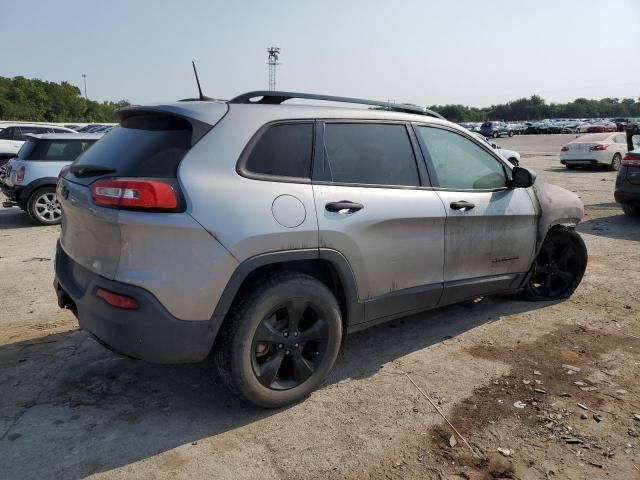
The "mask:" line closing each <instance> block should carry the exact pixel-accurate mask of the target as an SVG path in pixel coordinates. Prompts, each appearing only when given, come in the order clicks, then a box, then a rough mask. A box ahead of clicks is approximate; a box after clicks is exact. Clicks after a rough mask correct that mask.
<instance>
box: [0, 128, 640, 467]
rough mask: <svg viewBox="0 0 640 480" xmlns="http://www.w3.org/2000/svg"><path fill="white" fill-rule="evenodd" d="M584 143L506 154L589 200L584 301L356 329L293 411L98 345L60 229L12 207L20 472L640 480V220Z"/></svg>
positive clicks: (501, 305)
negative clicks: (570, 154)
mask: <svg viewBox="0 0 640 480" xmlns="http://www.w3.org/2000/svg"><path fill="white" fill-rule="evenodd" d="M574 137H575V135H548V136H523V137H513V138H502V139H499V140H498V143H500V144H501V145H503V146H504V147H505V148H509V149H513V150H517V151H520V152H521V153H522V161H521V166H524V167H528V168H531V169H533V170H535V171H536V172H537V173H538V176H539V178H541V179H544V180H547V181H550V182H552V183H555V184H558V185H560V186H563V187H565V188H568V189H570V190H572V191H574V192H576V193H577V194H578V195H580V197H581V199H582V201H583V202H584V204H585V218H584V221H583V223H582V224H581V225H580V226H579V227H578V230H579V232H580V233H581V234H582V235H583V238H584V240H585V242H586V244H587V247H588V250H589V265H588V267H587V272H586V274H585V278H584V280H583V282H582V284H581V285H580V287H579V288H578V290H577V291H576V293H575V294H574V295H573V297H572V298H571V299H569V300H567V301H565V302H561V303H557V302H546V303H527V302H521V301H518V300H515V299H513V298H499V297H491V298H485V299H483V300H481V301H476V302H467V303H464V304H461V305H457V306H452V307H447V308H442V309H439V310H436V311H432V312H427V313H423V314H419V315H415V316H412V317H408V318H405V319H402V320H398V321H395V322H392V323H390V324H385V325H380V326H378V327H375V328H372V329H370V330H367V331H365V332H361V333H358V334H354V335H351V336H349V337H348V338H347V339H346V341H345V343H344V345H343V347H342V351H341V355H340V357H339V359H338V361H337V363H336V366H335V367H334V369H333V372H332V373H331V374H330V377H329V379H328V380H327V381H326V383H325V385H324V387H323V388H322V389H321V390H319V391H317V392H315V393H314V394H313V395H312V396H311V397H310V398H309V399H307V400H306V401H305V402H303V403H301V404H299V405H296V406H293V407H290V408H285V409H282V410H277V411H266V410H260V409H257V408H255V407H253V406H250V405H247V404H244V403H241V402H239V401H238V400H237V399H236V398H235V397H233V396H232V395H231V394H229V393H227V391H226V390H224V388H223V387H222V385H221V384H220V382H219V381H218V380H217V379H216V377H215V375H214V373H213V369H212V366H211V365H210V364H209V363H203V364H198V365H186V366H157V365H150V364H146V363H143V362H138V361H134V360H130V359H127V358H123V357H120V356H118V355H116V354H113V353H111V352H109V351H108V350H106V349H104V348H103V347H102V346H100V345H99V344H98V343H97V342H96V341H95V340H94V339H93V338H92V337H91V336H90V335H88V334H86V333H85V332H82V331H79V330H78V328H77V327H78V325H77V322H76V320H75V318H74V317H73V315H72V314H71V313H70V312H68V311H60V310H59V309H58V307H57V305H56V298H55V294H54V292H53V288H52V280H53V256H54V249H55V240H56V238H57V236H58V230H59V229H58V228H57V227H38V226H33V225H32V224H31V223H30V221H29V219H28V217H27V215H26V214H24V213H23V212H21V211H19V210H17V209H11V210H3V211H0V392H1V394H0V478H3V479H14V478H15V479H18V478H20V479H24V478H77V477H85V476H92V478H122V477H125V476H126V477H135V478H158V477H171V478H185V479H186V478H189V479H192V478H207V479H212V478H213V479H216V478H220V479H223V478H225V479H226V478H234V479H242V478H247V479H255V478H274V479H288V478H302V479H307V478H318V479H320V478H329V479H333V478H336V479H337V478H355V479H360V478H472V479H475V478H485V477H497V478H501V477H513V478H522V479H529V478H531V479H536V478H562V479H564V478H587V477H589V478H604V477H605V476H606V477H608V478H621V479H623V478H624V479H627V478H638V477H640V470H638V469H640V420H637V419H634V414H635V415H639V416H640V379H639V378H638V375H637V372H638V371H639V370H640V300H639V298H638V297H639V295H638V294H639V293H640V288H639V287H638V285H640V248H639V247H640V221H638V220H635V219H631V218H629V217H626V216H624V215H623V214H622V211H621V209H620V208H619V206H618V205H616V204H615V203H613V188H614V182H615V172H609V171H606V170H572V171H569V170H567V169H565V168H564V167H563V166H562V165H560V163H559V159H558V152H559V150H560V147H561V146H562V145H564V144H565V143H567V142H568V141H570V140H571V139H572V138H574ZM563 365H565V366H564V367H563ZM405 374H408V376H407V375H405ZM409 377H410V378H411V379H413V380H414V381H415V383H416V384H417V385H418V386H419V387H420V388H421V389H422V391H424V392H425V393H426V394H427V395H428V396H429V397H430V398H431V399H432V400H433V401H434V402H435V403H436V404H437V405H439V408H440V409H441V410H442V411H443V412H444V414H445V415H446V416H447V417H448V418H449V420H450V421H451V423H452V424H453V425H454V426H455V427H456V428H457V429H458V431H459V432H460V433H461V434H462V436H463V437H464V438H465V439H466V440H467V441H468V442H469V444H470V445H471V446H472V448H473V450H474V453H472V452H471V451H470V450H469V448H468V447H467V446H466V445H465V443H464V442H463V441H462V440H461V439H460V438H459V437H458V438H457V439H456V441H455V442H451V441H450V439H451V436H452V435H453V432H452V430H451V429H450V427H449V426H448V425H447V424H446V423H444V421H443V419H442V417H441V416H440V415H439V414H438V413H437V411H436V410H435V409H434V408H433V406H432V405H431V404H430V403H429V402H428V401H427V399H426V398H425V397H423V396H422V395H421V393H420V391H418V389H416V387H415V386H414V385H413V384H412V383H411V381H410V379H409ZM514 404H516V405H514ZM578 404H580V405H578ZM520 407H523V408H520ZM584 417H586V418H584ZM639 418H640V417H639ZM451 444H454V446H451ZM498 448H501V449H508V450H511V452H509V451H506V450H503V452H506V453H507V454H510V456H509V455H504V454H502V453H498V451H497V449H498Z"/></svg>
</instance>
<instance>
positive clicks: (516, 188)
mask: <svg viewBox="0 0 640 480" xmlns="http://www.w3.org/2000/svg"><path fill="white" fill-rule="evenodd" d="M290 99H303V100H304V99H307V100H314V101H317V100H326V101H330V102H333V105H335V103H337V102H341V103H343V104H344V105H345V107H337V106H333V105H332V106H319V105H318V103H320V102H315V104H313V105H300V104H295V105H292V104H285V102H286V101H287V100H290ZM355 104H365V105H367V106H369V107H375V108H357V107H356V106H355ZM119 118H120V125H119V126H118V127H116V128H115V129H113V130H112V131H111V132H110V133H109V135H107V136H105V137H104V138H103V139H102V140H101V141H100V142H98V143H96V144H95V145H94V146H93V147H92V148H91V149H90V150H88V151H87V152H86V153H85V154H84V155H83V156H82V157H81V158H80V159H79V160H78V161H77V162H75V163H74V164H73V165H72V166H71V167H70V168H69V169H68V170H67V171H66V172H65V173H64V174H63V176H62V177H61V179H60V180H59V182H58V187H57V192H58V198H59V199H60V203H61V205H62V209H63V212H64V216H63V220H62V230H61V235H60V241H59V243H58V247H57V253H56V268H55V270H56V280H55V288H56V292H57V294H58V301H59V304H60V306H61V307H66V308H69V309H71V310H72V311H73V312H74V313H75V314H76V315H77V316H78V319H79V323H80V326H81V328H83V329H85V330H88V331H89V332H91V333H92V334H93V335H95V337H97V338H98V339H99V340H100V342H102V343H103V344H105V345H106V346H108V347H109V348H111V349H112V350H114V351H116V352H120V353H122V354H125V355H128V356H131V357H134V358H139V359H144V360H147V361H150V362H160V363H180V362H197V361H201V360H204V359H205V358H207V357H208V356H209V355H210V354H211V355H212V356H213V357H214V360H215V362H216V365H217V369H218V371H219V373H220V376H221V378H222V379H223V381H224V382H225V383H226V385H227V386H228V387H229V388H230V389H231V390H232V391H234V392H236V393H237V394H238V395H239V396H240V397H242V398H245V399H247V400H249V401H251V402H253V403H255V404H257V405H260V406H263V407H272V408H273V407H280V406H283V405H287V404H290V403H292V402H296V401H299V400H301V399H302V398H304V397H305V396H306V395H308V394H309V393H310V392H311V391H313V390H314V389H315V388H317V387H318V386H319V385H320V384H321V383H322V381H323V379H324V378H325V377H326V375H327V373H328V371H329V370H330V369H331V367H332V365H333V364H334V362H335V360H336V357H337V355H338V350H339V349H340V345H341V343H342V339H343V337H344V335H345V334H347V333H350V332H355V331H358V330H361V329H364V328H367V327H369V326H372V325H375V324H378V323H380V322H385V321H388V320H392V319H394V318H398V317H401V316H405V315H409V314H413V313H417V312H422V311H425V310H429V309H431V308H434V307H439V306H443V305H449V304H453V303H456V302H460V301H463V300H466V299H472V298H476V297H478V296H482V295H488V294H497V293H518V294H519V295H521V296H522V297H523V298H525V299H531V300H553V299H563V298H566V297H568V296H570V295H571V294H572V293H573V291H574V290H575V289H576V287H577V286H578V284H579V283H580V280H581V279H582V276H583V273H584V271H585V268H586V263H587V252H586V248H585V245H584V243H583V241H582V239H581V238H580V236H579V235H578V234H577V233H576V232H575V231H574V229H573V227H574V226H575V225H576V224H577V223H578V222H579V221H580V220H581V218H582V214H583V207H582V203H581V202H580V200H579V199H578V197H577V196H576V195H574V194H573V193H571V192H569V191H566V190H564V189H562V188H559V187H555V186H553V185H549V184H546V183H544V182H541V181H536V179H535V174H534V173H533V172H530V171H528V170H526V169H524V168H520V167H513V166H512V165H510V164H509V162H507V161H506V160H505V159H503V158H502V157H500V156H499V155H497V154H496V153H495V151H493V149H492V148H491V147H490V146H489V145H487V144H486V142H483V141H481V140H479V139H478V138H476V137H475V136H474V135H473V134H471V133H469V132H468V131H466V130H465V129H463V128H462V127H459V126H457V125H455V124H453V123H451V122H448V121H446V120H444V119H443V118H442V117H441V116H440V115H438V114H437V113H434V112H431V111H429V110H426V109H423V108H420V107H416V106H412V105H400V104H390V103H385V102H373V101H367V100H360V99H354V98H342V97H328V96H320V95H311V94H296V93H289V92H273V91H269V92H251V93H248V94H244V95H240V96H238V97H236V98H234V99H232V100H230V101H209V100H195V101H183V102H177V103H170V104H158V105H150V106H131V107H126V108H123V109H121V110H120V111H119Z"/></svg>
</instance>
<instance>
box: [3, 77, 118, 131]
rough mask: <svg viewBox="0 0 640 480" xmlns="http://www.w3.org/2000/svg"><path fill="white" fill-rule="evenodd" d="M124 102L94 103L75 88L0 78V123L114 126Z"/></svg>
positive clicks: (16, 78)
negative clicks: (2, 121) (13, 121)
mask: <svg viewBox="0 0 640 480" xmlns="http://www.w3.org/2000/svg"><path fill="white" fill-rule="evenodd" d="M128 104H129V103H128V102H127V101H124V100H122V101H119V102H95V101H93V100H87V99H85V98H84V97H83V96H82V94H81V92H80V89H79V88H78V87H76V86H75V85H71V84H70V83H68V82H62V83H56V82H47V81H44V80H39V79H28V78H24V77H14V78H6V77H0V120H16V121H18V120H20V121H31V122H56V123H63V122H82V123H85V122H86V123H93V122H115V121H116V117H115V111H116V110H117V109H118V108H120V107H122V106H125V105H128Z"/></svg>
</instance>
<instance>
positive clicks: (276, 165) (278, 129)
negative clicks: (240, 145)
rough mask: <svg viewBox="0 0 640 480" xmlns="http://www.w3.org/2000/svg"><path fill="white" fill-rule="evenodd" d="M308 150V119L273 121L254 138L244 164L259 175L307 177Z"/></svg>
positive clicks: (310, 147) (310, 131)
mask: <svg viewBox="0 0 640 480" xmlns="http://www.w3.org/2000/svg"><path fill="white" fill-rule="evenodd" d="M312 150H313V124H312V123H292V124H283V125H274V126H272V127H270V128H269V129H268V130H267V131H266V132H265V133H264V134H263V135H262V136H261V137H260V138H259V139H258V141H257V142H256V144H255V146H254V147H253V149H252V150H251V153H250V154H249V156H248V157H247V160H246V163H245V165H244V168H245V169H246V170H247V171H249V172H251V173H257V174H260V175H273V176H278V177H295V178H309V175H310V171H311V152H312Z"/></svg>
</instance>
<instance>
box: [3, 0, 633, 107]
mask: <svg viewBox="0 0 640 480" xmlns="http://www.w3.org/2000/svg"><path fill="white" fill-rule="evenodd" d="M0 19H2V21H1V22H0V23H1V24H2V41H1V47H0V48H1V51H2V53H1V54H0V76H4V77H14V76H17V75H22V76H25V77H29V78H40V79H43V80H49V81H56V82H59V81H67V82H70V83H72V84H74V85H77V86H79V87H82V81H83V80H82V74H83V73H84V74H86V75H87V95H88V97H89V98H90V99H93V100H99V101H103V100H114V101H117V100H122V99H124V100H128V101H130V102H132V103H151V102H156V101H169V100H177V99H180V98H185V97H192V96H194V95H196V94H197V90H196V86H195V81H194V77H193V71H192V69H191V60H195V61H196V64H197V67H198V73H199V76H200V81H201V83H202V87H203V90H204V93H205V95H208V96H211V97H215V98H231V97H233V96H235V95H237V94H239V93H243V92H247V91H251V90H265V89H267V87H268V69H267V65H266V62H267V51H266V49H267V47H270V46H277V47H280V49H281V56H280V62H281V65H279V66H278V67H277V84H276V86H277V89H278V90H290V91H303V92H313V93H324V94H329V95H341V96H351V97H361V98H371V99H379V100H392V101H399V102H411V103H415V104H419V105H434V104H447V103H456V104H464V105H472V106H488V105H491V104H496V103H503V102H506V101H509V100H514V99H516V98H521V97H525V96H527V97H528V96H530V95H532V94H537V95H541V96H542V97H543V98H544V99H546V100H547V101H549V102H566V101H571V100H574V99H575V98H578V97H587V98H595V99H600V98H604V97H619V98H623V97H636V98H637V97H638V96H640V0H606V1H604V0H563V1H560V0H551V1H550V0H529V1H524V0H508V1H504V0H484V1H480V0H395V1H392V0H387V1H382V0H363V1H360V0H351V1H349V0H342V1H334V0H321V1H314V2H311V1H303V0H299V1H277V0H271V1H270V2H267V1H242V0H227V1H215V0H208V1H207V0H193V1H190V0H174V1H169V0H155V1H151V0H109V1H89V0H82V1H75V0H56V1H50V0H41V1H34V0H19V1H16V0H0Z"/></svg>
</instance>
